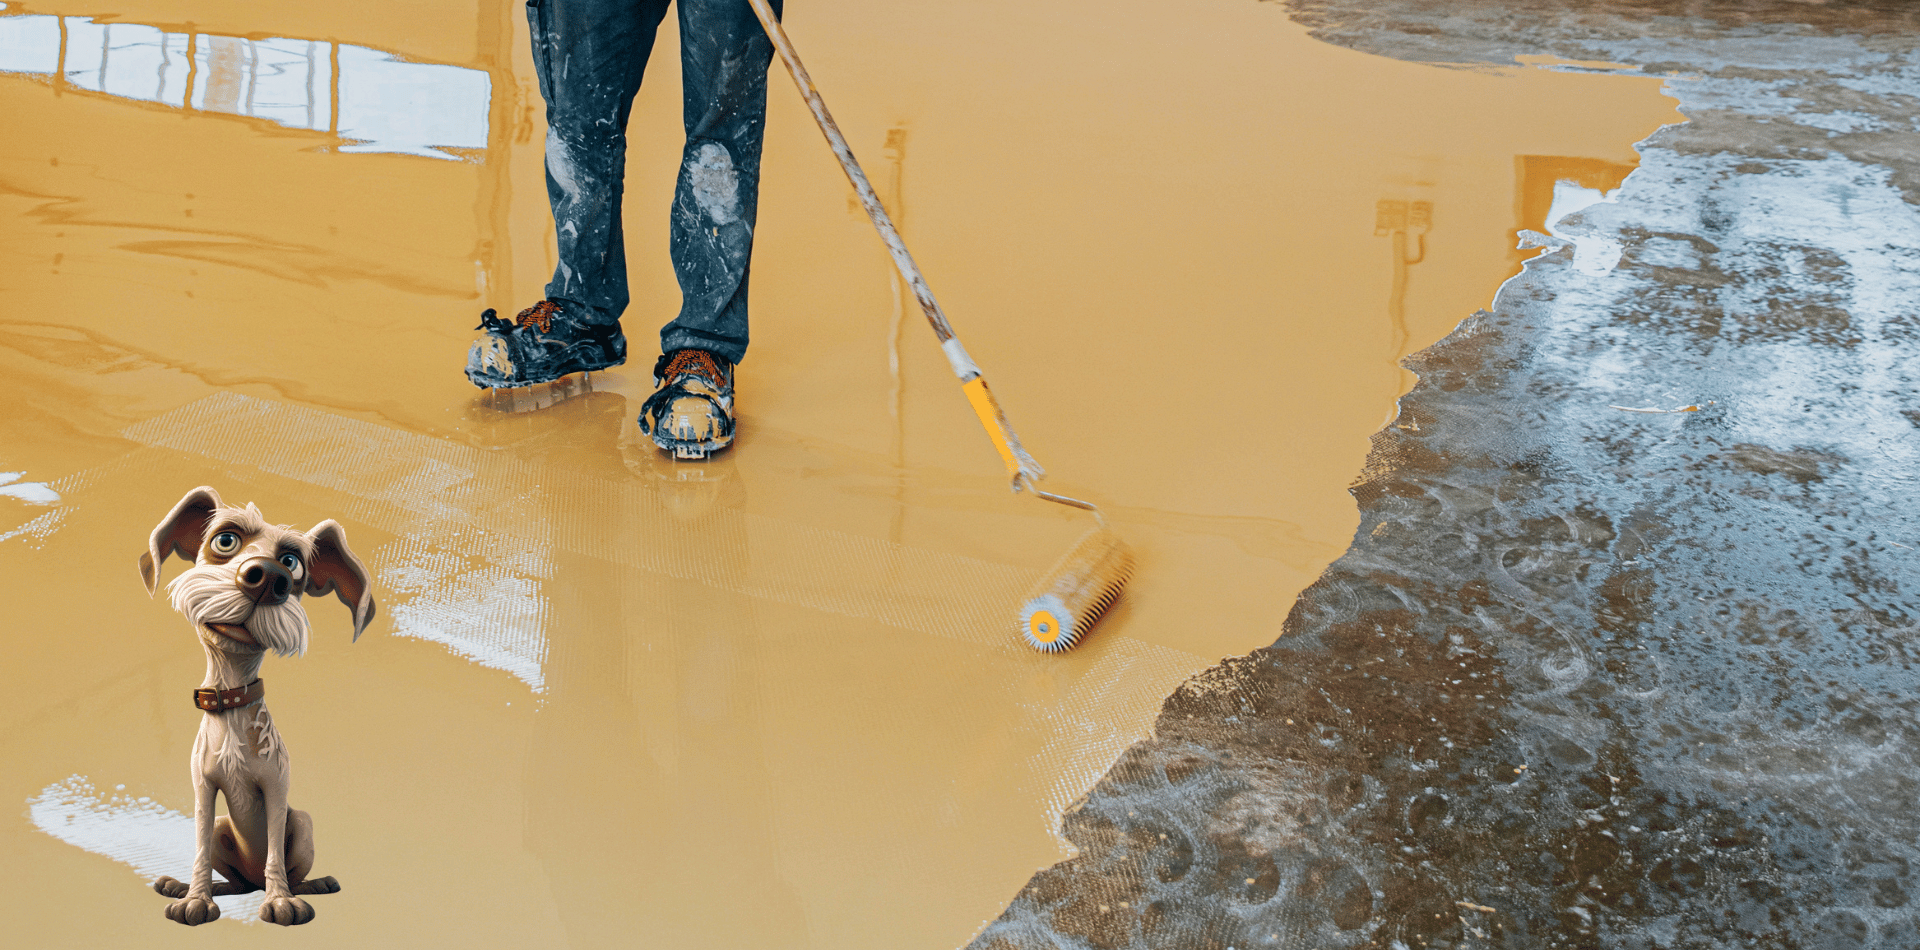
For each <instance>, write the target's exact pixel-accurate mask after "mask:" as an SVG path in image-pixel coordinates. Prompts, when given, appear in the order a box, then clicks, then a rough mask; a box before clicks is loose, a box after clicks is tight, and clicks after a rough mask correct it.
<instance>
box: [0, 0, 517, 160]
mask: <svg viewBox="0 0 1920 950" xmlns="http://www.w3.org/2000/svg"><path fill="white" fill-rule="evenodd" d="M63 34H64V35H63ZM0 72H12V73H32V74H41V75H49V76H52V77H54V80H55V81H56V82H57V83H59V84H61V86H62V88H65V89H77V90H84V91H88V92H97V93H104V94H106V95H110V96H116V97H119V98H123V99H137V100H142V101H146V102H157V103H160V104H162V105H167V106H172V107H173V108H176V109H192V110H194V111H197V112H219V113H227V114H231V115H244V116H252V117H254V118H260V119H266V120H268V121H270V122H274V123H276V124H279V125H283V126H287V127H289V128H296V129H312V130H314V131H318V132H330V133H334V134H337V135H339V136H340V137H341V138H343V139H347V140H349V141H350V144H347V145H344V146H342V147H341V148H340V151H343V152H403V153H407V154H411V155H425V156H429V157H433V158H452V157H453V156H452V155H449V154H448V153H447V152H444V151H441V149H445V148H458V149H484V148H486V146H487V110H488V105H489V98H490V96H491V95H492V83H491V82H490V81H489V78H488V76H487V74H486V73H485V72H483V71H481V70H477V69H467V68H464V67H460V66H447V65H442V64H438V63H412V62H405V61H402V60H398V59H395V58H394V57H393V56H392V55H391V54H389V53H384V52H381V51H380V50H375V49H368V48H367V47H364V46H344V45H340V44H337V43H329V42H325V41H318V40H297V39H282V38H275V39H262V40H252V39H243V38H241V37H234V36H214V35H210V34H205V33H195V34H186V33H168V32H165V31H163V30H160V29H158V28H156V27H151V26H146V25H143V24H139V23H95V22H93V21H92V20H89V19H87V18H85V17H53V16H0ZM336 104H337V106H338V115H336V114H335V107H336Z"/></svg>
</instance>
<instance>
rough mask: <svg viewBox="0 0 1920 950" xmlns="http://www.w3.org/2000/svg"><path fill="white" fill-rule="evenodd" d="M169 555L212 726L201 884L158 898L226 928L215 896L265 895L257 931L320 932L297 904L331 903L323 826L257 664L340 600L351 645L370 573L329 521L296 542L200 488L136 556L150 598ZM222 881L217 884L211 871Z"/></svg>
mask: <svg viewBox="0 0 1920 950" xmlns="http://www.w3.org/2000/svg"><path fill="white" fill-rule="evenodd" d="M169 554H178V555H179V556H180V557H181V558H183V559H185V558H192V559H193V562H194V564H193V567H192V568H190V569H188V570H187V572H186V573H184V574H181V575H180V576H179V577H177V578H174V580H173V582H172V583H170V584H168V585H167V595H168V597H169V598H170V599H171V600H172V601H173V608H174V609H175V610H178V611H180V612H181V613H182V614H185V615H186V617H187V619H188V620H189V621H191V622H192V623H193V628H194V632H195V633H196V634H198V635H199V638H200V646H201V647H202V648H203V649H204V650H205V651H206V654H207V677H206V680H205V681H204V682H202V683H201V684H200V688H199V689H197V690H194V692H193V702H194V706H195V707H197V708H199V709H200V710H201V711H202V712H203V713H204V715H203V716H201V719H200V733H199V735H197V736H195V737H194V740H193V758H192V759H191V760H189V768H190V770H191V772H192V774H193V830H194V840H195V846H194V855H193V881H192V882H191V883H187V884H182V883H181V882H179V881H177V880H174V879H173V878H171V877H162V878H160V879H159V880H157V881H155V882H153V889H154V890H156V891H159V892H160V893H161V894H162V895H164V896H166V897H171V898H174V900H173V902H172V903H170V904H168V905H167V919H168V920H174V921H178V922H180V923H183V924H186V925H188V926H194V925H197V924H203V923H206V922H207V921H210V920H216V919H218V918H219V917H220V907H219V905H217V904H215V903H214V902H213V897H214V895H216V894H246V893H251V892H253V891H257V890H261V889H263V888H264V889H265V890H266V892H267V893H266V898H265V900H264V902H263V903H262V904H261V905H260V919H261V920H266V921H271V922H272V923H276V924H282V925H293V924H304V923H306V922H307V921H309V920H312V919H313V907H312V906H311V905H309V904H308V903H307V902H306V901H304V900H301V899H300V898H299V897H296V896H295V895H297V894H331V893H333V892H335V891H338V890H339V889H340V884H339V882H337V881H335V880H334V879H333V878H331V877H322V878H314V879H309V878H308V877H307V873H308V872H309V871H311V870H313V821H312V820H311V819H310V818H308V817H307V813H306V812H303V811H299V810H297V809H294V808H290V807H288V805H287V787H288V785H289V784H291V770H290V767H289V763H288V760H287V748H286V746H285V745H284V744H283V743H282V742H281V741H280V733H279V732H278V731H276V730H275V729H274V728H273V717H271V716H269V715H268V714H267V707H266V704H265V702H263V697H264V696H265V694H266V687H265V686H264V685H263V684H262V683H261V682H260V678H259V672H260V663H261V661H262V660H264V659H265V658H266V653H267V651H268V650H272V651H273V652H275V653H278V654H280V655H281V656H287V655H289V654H299V653H304V652H305V651H306V649H307V614H306V611H305V610H303V609H302V608H301V606H300V597H301V595H302V594H313V595H316V596H325V595H327V594H329V593H331V594H337V595H338V596H339V598H340V600H341V602H342V603H344V604H346V605H347V607H348V608H349V609H351V610H352V611H353V638H354V639H355V640H358V639H360V631H362V630H364V629H366V626H367V622H368V621H370V620H372V619H373V597H372V595H371V593H370V591H369V587H370V585H369V583H368V580H367V570H366V568H365V567H362V566H361V564H360V559H359V558H356V557H354V556H353V552H352V551H350V550H348V549H347V536H346V532H345V531H344V530H342V529H341V527H340V525H339V524H337V523H335V522H334V521H332V520H331V519H329V520H327V521H322V522H320V523H319V524H317V525H315V526H314V528H313V530H311V531H308V532H307V533H306V534H300V533H298V532H296V531H294V530H293V529H291V528H288V527H284V526H279V527H276V526H274V525H270V524H268V523H267V521H266V519H265V518H263V517H261V515H260V509H258V508H255V507H254V506H253V505H252V504H251V503H249V504H248V505H247V506H246V507H245V508H235V507H231V506H228V505H225V504H222V503H221V501H220V496H219V494H218V493H216V492H215V491H214V490H213V489H211V488H207V487H205V486H202V487H200V488H196V489H194V490H192V491H190V492H188V493H187V495H186V497H185V498H182V499H180V503H179V504H177V505H175V506H173V511H172V512H171V513H169V514H168V515H167V517H166V518H165V519H164V520H162V521H161V522H160V524H159V526H158V527H156V528H154V529H153V536H152V537H151V538H149V539H148V542H147V551H146V553H144V554H141V555H140V579H141V580H143V581H145V582H146V585H147V594H148V595H149V596H151V595H152V594H153V593H154V591H155V588H156V586H157V585H158V584H159V581H160V562H162V561H165V560H166V559H167V555H169ZM216 791H217V792H219V793H221V794H223V795H225V796H226V798H227V812H228V814H227V815H226V816H222V817H220V818H218V819H216V818H215V817H214V814H213V795H214V793H215V792H216ZM216 870H217V871H219V872H220V874H221V875H222V876H224V877H225V878H226V880H225V881H223V882H221V883H219V884H215V883H214V882H213V872H214V871H216Z"/></svg>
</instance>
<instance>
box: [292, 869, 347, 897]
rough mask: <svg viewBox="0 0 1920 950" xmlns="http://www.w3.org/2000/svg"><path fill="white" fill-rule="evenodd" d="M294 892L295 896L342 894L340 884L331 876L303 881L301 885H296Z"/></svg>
mask: <svg viewBox="0 0 1920 950" xmlns="http://www.w3.org/2000/svg"><path fill="white" fill-rule="evenodd" d="M293 892H294V893H295V894H338V893H340V882H339V881H336V880H334V879H333V875H331V874H329V875H327V876H326V877H316V878H311V879H308V880H305V881H301V882H300V883H299V884H296V885H294V887H293Z"/></svg>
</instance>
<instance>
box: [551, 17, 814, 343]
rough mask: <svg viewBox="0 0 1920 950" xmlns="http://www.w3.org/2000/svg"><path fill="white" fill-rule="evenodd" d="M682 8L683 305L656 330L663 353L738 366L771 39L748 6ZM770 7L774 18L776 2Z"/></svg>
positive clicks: (676, 240)
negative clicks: (704, 355)
mask: <svg viewBox="0 0 1920 950" xmlns="http://www.w3.org/2000/svg"><path fill="white" fill-rule="evenodd" d="M547 2H549V3H552V2H555V0H547ZM678 5H679V9H680V44H681V48H680V69H681V76H682V81H683V83H684V84H685V87H686V88H685V94H686V100H685V102H686V105H685V109H686V125H687V145H686V150H685V152H684V153H683V155H682V157H681V162H680V182H679V185H678V187H677V188H676V189H675V191H674V196H673V212H672V219H671V225H670V234H671V246H672V252H673V269H674V273H675V274H676V275H677V276H678V277H679V279H680V294H681V304H680V315H679V316H678V317H677V318H675V319H674V321H673V322H672V323H669V324H667V325H666V326H665V327H663V328H661V330H660V347H661V351H662V352H665V353H672V352H674V351H675V350H679V349H685V348H692V349H700V350H706V351H708V352H710V353H713V354H714V355H716V356H718V357H720V358H721V359H723V360H726V361H727V362H728V363H737V362H739V361H740V359H741V358H742V357H743V356H745V355H746V352H747V270H748V263H749V258H750V257H751V255H752V253H753V226H754V219H755V216H756V214H757V212H758V211H759V205H760V146H761V140H762V137H763V135H764V133H765V131H766V116H767V66H768V64H769V63H771V62H772V61H773V43H772V42H771V41H769V40H768V39H767V35H766V32H765V31H764V30H763V29H761V27H760V21H759V20H758V19H757V18H755V17H754V15H753V8H752V7H749V6H748V5H747V2H746V0H680V2H679V4H678ZM771 6H772V7H773V10H774V13H775V15H778V14H779V13H780V10H781V7H782V3H781V0H772V2H771ZM549 154H551V153H549ZM549 167H551V159H549ZM555 207H556V208H558V207H559V205H558V204H557V203H556V205H555ZM557 214H558V213H557V211H556V217H557ZM615 227H616V228H617V227H618V223H617V221H616V223H615ZM616 234H617V232H616ZM616 246H617V245H616ZM562 259H563V260H564V259H565V258H564V256H563V257H562ZM623 286H624V285H623ZM621 302H622V303H624V302H625V298H624V297H622V300H621Z"/></svg>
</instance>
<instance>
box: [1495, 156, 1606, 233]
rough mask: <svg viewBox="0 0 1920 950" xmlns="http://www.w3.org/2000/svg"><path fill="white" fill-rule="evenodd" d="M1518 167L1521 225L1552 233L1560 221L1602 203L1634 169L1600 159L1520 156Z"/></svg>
mask: <svg viewBox="0 0 1920 950" xmlns="http://www.w3.org/2000/svg"><path fill="white" fill-rule="evenodd" d="M1519 164H1520V175H1519V179H1520V194H1519V196H1518V197H1519V204H1520V208H1519V211H1520V226H1521V227H1522V228H1526V229H1528V230H1532V231H1539V232H1541V233H1543V234H1553V233H1554V231H1553V230H1552V226H1553V225H1554V224H1556V223H1557V222H1558V221H1559V220H1560V219H1561V218H1563V217H1566V216H1567V215H1569V214H1572V213H1573V212H1575V211H1578V210H1580V209H1581V208H1584V207H1586V206H1588V205H1591V204H1594V203H1596V202H1598V201H1601V200H1603V199H1604V198H1605V197H1606V196H1607V195H1608V194H1610V193H1611V192H1612V191H1613V190H1614V189H1616V188H1618V187H1620V183H1621V182H1623V181H1626V180H1627V174H1628V173H1629V172H1631V171H1633V168H1634V166H1632V165H1623V164H1621V163H1619V162H1609V161H1606V160H1605V159H1599V158H1571V157H1568V156H1564V155H1522V156H1520V157H1519Z"/></svg>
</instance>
